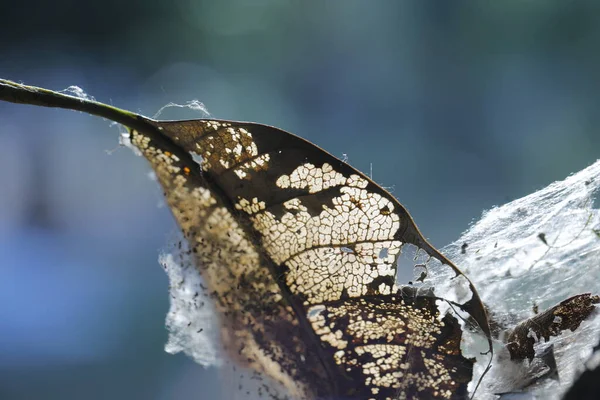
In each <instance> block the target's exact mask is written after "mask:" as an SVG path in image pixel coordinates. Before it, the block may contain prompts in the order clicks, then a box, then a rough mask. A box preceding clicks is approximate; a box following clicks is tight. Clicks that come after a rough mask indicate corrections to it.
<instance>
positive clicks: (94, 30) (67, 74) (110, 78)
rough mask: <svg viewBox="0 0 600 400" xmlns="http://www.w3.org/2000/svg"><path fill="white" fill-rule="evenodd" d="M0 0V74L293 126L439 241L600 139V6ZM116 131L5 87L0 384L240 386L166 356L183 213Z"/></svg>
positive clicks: (173, 391)
mask: <svg viewBox="0 0 600 400" xmlns="http://www.w3.org/2000/svg"><path fill="white" fill-rule="evenodd" d="M0 1H1V2H0V18H1V19H2V24H0V76H1V77H3V78H8V79H13V80H17V81H22V82H24V83H28V84H33V85H39V86H44V87H48V88H51V89H56V90H61V89H65V88H67V87H68V86H71V85H77V86H80V87H82V88H83V89H84V90H85V91H86V92H87V93H88V94H90V95H92V96H94V97H95V98H96V99H98V100H100V101H103V102H107V103H112V104H114V105H117V106H119V107H122V108H126V109H131V110H133V111H137V112H141V113H143V114H146V115H149V116H152V115H153V114H155V113H156V111H158V109H160V107H162V106H163V105H165V104H167V103H169V102H176V103H185V102H186V101H189V100H193V99H198V100H200V101H201V102H203V103H204V104H205V106H206V108H207V109H208V111H209V112H210V113H211V114H212V116H214V117H216V118H224V119H236V120H252V121H257V122H261V123H265V124H271V125H275V126H278V127H281V128H283V129H286V130H289V131H292V132H295V133H297V134H299V135H301V136H303V137H305V138H307V139H309V140H311V141H313V142H315V143H316V144H318V145H320V146H322V147H323V148H325V149H326V150H328V151H330V152H331V153H333V154H334V155H337V156H339V157H344V156H345V155H347V157H348V160H349V162H350V163H351V164H352V165H354V166H355V167H357V168H359V169H361V170H363V171H365V172H367V173H369V171H371V169H372V174H373V178H374V179H375V180H376V181H377V182H378V183H380V184H381V185H383V186H386V187H390V188H391V190H392V191H393V193H394V195H395V196H397V197H398V199H399V200H400V201H401V202H402V203H404V204H405V205H406V206H407V208H408V209H409V210H410V211H411V213H412V214H413V217H414V218H415V220H416V221H417V224H418V225H419V226H420V228H421V230H422V231H423V233H424V234H425V235H426V236H427V237H428V238H429V239H430V240H431V241H432V242H433V244H434V245H437V246H443V245H445V244H447V243H449V242H451V241H452V240H454V239H457V238H458V237H459V234H460V233H461V232H462V231H463V230H465V229H466V228H467V227H468V225H469V223H470V222H472V221H473V220H475V219H477V218H478V217H479V216H480V215H481V212H482V211H483V210H484V209H488V208H490V207H492V206H494V205H498V204H503V203H505V202H507V201H509V200H511V199H514V198H517V197H520V196H523V195H526V194H528V193H530V192H532V191H534V190H536V189H538V188H540V187H543V186H545V185H547V184H549V183H550V182H552V181H554V180H557V179H562V178H564V177H565V176H567V175H568V174H569V173H571V172H574V171H577V170H579V169H581V168H583V167H585V166H587V165H589V164H590V163H592V162H593V161H594V160H595V159H596V158H597V157H598V155H599V154H600V152H599V148H600V133H599V132H598V125H599V123H600V113H599V112H598V107H599V104H600V90H599V89H600V73H599V71H600V52H599V51H598V48H599V45H600V2H597V1H593V0H590V1H568V2H567V1H558V0H556V1H541V0H539V1H536V0H521V1H512V0H511V1H509V0H505V1H479V2H477V1H466V0H463V1H378V2H373V1H370V2H369V1H348V0H346V1H281V0H280V1H275V0H255V1H251V0H247V1H243V0H236V1H216V0H214V1H193V0H174V1H171V2H161V1H156V0H144V1H141V0H132V1H126V2H122V1H116V0H105V1H102V2H82V1H75V0H70V1H69V0H62V1H61V0H57V1H55V2H46V1H30V2H26V3H25V2H9V1H7V0H0ZM193 116H195V117H199V116H201V115H200V114H194V113H192V112H187V113H181V110H179V112H173V110H168V111H167V112H166V113H165V114H164V117H167V118H178V117H193ZM118 133H119V130H118V128H117V127H115V126H111V125H110V123H109V122H107V121H103V120H102V119H98V118H93V117H89V116H87V115H84V114H80V113H75V112H69V111H64V110H51V109H41V108H32V107H28V106H22V105H12V104H8V103H0V399H2V400H5V399H10V400H13V399H157V400H159V399H160V400H162V399H218V398H224V399H229V398H232V396H233V395H232V389H231V387H232V385H235V383H234V381H233V378H232V377H231V376H230V374H229V375H228V374H221V375H219V373H218V371H217V370H216V369H214V368H213V369H204V368H202V367H200V366H199V365H196V364H194V363H193V362H192V361H190V360H188V359H187V358H186V357H185V356H183V355H177V356H172V355H169V354H167V353H165V352H164V351H163V346H164V343H165V342H166V340H167V332H166V330H165V328H164V318H165V315H166V312H167V309H168V294H167V286H168V282H167V278H166V276H165V274H164V272H163V271H162V270H161V268H160V267H159V265H158V263H157V256H158V253H159V251H160V249H161V248H163V247H164V246H165V245H166V244H167V240H168V237H169V236H171V235H172V234H173V232H175V230H176V227H175V224H174V222H173V219H172V217H171V216H170V213H169V211H168V209H167V208H166V207H165V206H164V203H163V202H162V197H161V193H160V190H159V189H158V188H157V187H156V183H155V182H154V181H152V180H151V179H149V178H148V172H149V168H148V166H147V165H146V163H145V162H144V160H142V159H141V158H138V157H134V156H133V155H132V154H131V152H130V151H129V150H127V149H125V148H118ZM233 392H235V391H233ZM238 396H239V398H244V396H243V395H242V394H240V395H238Z"/></svg>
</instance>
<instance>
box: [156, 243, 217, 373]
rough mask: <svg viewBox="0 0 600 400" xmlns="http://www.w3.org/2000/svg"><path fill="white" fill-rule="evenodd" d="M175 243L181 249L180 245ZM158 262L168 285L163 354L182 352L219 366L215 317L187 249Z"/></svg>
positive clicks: (166, 255)
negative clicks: (166, 335)
mask: <svg viewBox="0 0 600 400" xmlns="http://www.w3.org/2000/svg"><path fill="white" fill-rule="evenodd" d="M179 243H181V245H182V247H184V243H183V242H179ZM159 262H160V264H161V265H162V266H163V268H164V269H165V271H166V273H167V275H168V276H169V282H170V285H169V298H170V301H171V307H170V309H169V313H168V314H167V319H166V326H167V330H168V331H169V340H168V342H167V344H166V345H165V351H166V352H167V353H171V354H175V353H179V352H181V351H182V352H184V353H185V354H187V355H188V356H189V357H191V358H192V359H193V360H194V361H196V362H197V363H198V364H201V365H203V366H205V367H208V366H219V365H221V361H222V358H221V355H220V350H219V347H220V346H219V337H218V336H219V328H218V326H219V325H218V320H217V316H216V313H215V310H214V307H213V305H212V302H211V300H210V299H209V298H208V295H207V293H206V287H205V286H204V285H203V284H202V278H201V276H200V273H199V272H198V270H197V269H196V267H195V266H194V264H193V262H192V260H191V258H190V257H189V255H188V252H187V250H186V249H185V248H178V249H177V250H170V251H169V252H165V253H163V254H161V255H160V257H159Z"/></svg>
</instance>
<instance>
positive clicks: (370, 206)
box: [131, 120, 489, 399]
mask: <svg viewBox="0 0 600 400" xmlns="http://www.w3.org/2000/svg"><path fill="white" fill-rule="evenodd" d="M147 122H148V123H149V124H150V125H152V126H153V127H154V129H147V130H144V131H141V130H135V129H133V130H131V143H132V144H133V145H134V146H136V147H137V148H138V149H139V150H140V151H141V152H142V154H143V155H144V156H145V157H146V158H147V159H148V161H149V162H150V164H151V165H152V168H153V169H154V170H155V172H156V175H157V178H158V180H159V182H160V184H161V185H162V187H163V189H164V191H165V196H166V199H167V202H168V204H169V206H170V207H171V210H172V211H173V214H174V215H175V218H176V219H177V221H178V223H179V225H180V226H181V228H182V230H183V233H184V236H185V237H186V239H187V240H188V242H189V245H190V248H191V249H192V252H193V253H194V255H195V257H196V260H197V263H196V264H197V266H198V268H199V269H200V271H201V272H202V276H203V277H204V279H205V281H206V282H207V285H208V287H209V291H210V295H211V297H212V298H214V299H215V302H216V307H217V310H218V311H219V313H220V314H221V323H222V325H223V329H222V336H223V342H224V344H225V347H226V349H227V351H228V353H229V354H230V355H231V356H232V357H234V359H236V360H237V361H238V362H239V363H241V364H244V365H247V366H249V367H251V368H253V369H255V370H258V371H261V372H263V373H265V374H267V375H269V376H271V377H272V378H274V379H276V380H277V381H279V382H281V383H282V384H283V385H284V386H285V387H286V388H287V389H288V390H289V391H290V393H291V394H292V395H294V396H298V397H302V398H331V397H336V396H341V397H343V398H356V399H359V398H360V399H363V398H377V399H379V398H382V399H383V398H393V397H395V396H397V395H403V396H408V397H409V398H410V397H413V396H418V393H424V391H425V392H428V393H430V394H431V396H432V397H434V398H436V397H437V398H464V397H465V396H466V387H467V384H468V382H469V381H470V380H471V376H472V364H473V360H469V359H466V358H464V357H463V356H462V355H461V352H460V337H461V331H460V326H459V324H458V322H457V321H456V319H455V318H454V317H451V316H450V315H446V316H445V317H444V318H443V319H442V321H441V322H440V320H439V319H438V315H439V312H438V310H437V305H436V303H435V302H436V299H435V298H433V297H430V298H427V297H424V295H422V294H420V293H418V291H416V290H415V291H414V293H413V295H412V296H410V297H406V296H403V293H405V292H401V291H399V288H398V287H397V286H396V273H397V270H396V269H397V263H398V256H399V255H400V252H401V250H402V248H403V247H404V246H405V245H407V244H412V245H415V246H417V247H418V248H419V249H423V250H424V251H425V252H426V253H427V254H428V259H430V258H434V259H437V260H438V261H439V263H441V264H445V265H447V266H448V268H449V269H451V270H452V271H453V273H454V274H455V276H463V275H462V273H461V272H460V271H459V270H458V269H457V268H456V267H455V266H454V265H453V264H452V263H451V262H450V261H449V260H447V259H446V258H445V257H444V256H443V255H441V254H440V253H439V252H438V251H437V250H436V249H434V248H433V247H432V246H431V245H430V244H429V243H427V241H426V240H425V239H424V238H423V237H422V235H421V234H420V232H419V231H418V229H417V227H416V225H415V224H414V222H413V221H412V219H411V217H410V215H409V214H408V212H407V211H406V209H405V208H404V207H403V206H402V205H401V204H400V203H398V201H397V200H396V199H395V198H394V197H393V196H391V195H390V194H389V193H388V192H386V191H385V190H384V189H382V188H381V187H380V186H378V185H377V184H375V183H374V182H373V181H371V180H370V179H369V178H367V177H366V176H364V175H363V174H362V173H360V172H358V171H356V170H355V169H354V168H352V167H350V166H349V165H347V164H346V163H344V162H342V161H341V160H339V159H337V158H335V157H333V156H331V155H330V154H328V153H326V152H325V151H323V150H322V149H320V148H318V147H317V146H315V145H313V144H312V143H310V142H307V141H305V140H303V139H301V138H299V137H297V136H294V135H292V134H290V133H287V132H285V131H282V130H280V129H277V128H273V127H269V126H265V125H259V124H253V123H242V122H235V121H217V120H193V121H161V122H159V121H152V120H147ZM197 161H198V162H197ZM419 266H421V265H420V264H419ZM463 277H464V276H463ZM424 278H425V277H423V279H424ZM465 279H466V278H465ZM467 282H468V281H467ZM468 288H469V289H470V290H471V297H470V299H469V300H468V301H467V302H465V303H464V304H462V305H460V306H461V308H462V309H463V310H465V311H467V312H468V313H469V314H470V315H471V316H472V317H473V318H474V319H475V321H476V322H477V323H478V324H479V326H480V327H482V329H483V330H484V332H485V333H486V335H488V338H489V327H488V324H487V319H486V315H485V312H484V311H483V307H482V305H481V302H480V300H479V297H478V295H477V293H476V291H475V289H474V287H473V286H472V285H470V283H469V284H468ZM382 327H385V330H384V329H383V328H382ZM390 332H396V333H395V334H391V333H390ZM407 332H408V333H407ZM315 382H319V383H318V384H315ZM368 396H372V397H368Z"/></svg>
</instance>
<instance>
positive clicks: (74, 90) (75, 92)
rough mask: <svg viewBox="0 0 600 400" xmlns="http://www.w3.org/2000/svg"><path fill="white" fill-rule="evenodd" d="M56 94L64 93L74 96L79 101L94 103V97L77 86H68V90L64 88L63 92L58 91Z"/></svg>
mask: <svg viewBox="0 0 600 400" xmlns="http://www.w3.org/2000/svg"><path fill="white" fill-rule="evenodd" d="M58 93H66V94H68V95H71V96H74V97H79V98H80V99H84V100H90V101H96V99H95V98H94V96H90V95H89V94H87V93H86V92H85V91H84V90H83V89H82V88H80V87H79V86H75V85H73V86H69V87H68V88H66V89H64V90H60V91H59V92H58Z"/></svg>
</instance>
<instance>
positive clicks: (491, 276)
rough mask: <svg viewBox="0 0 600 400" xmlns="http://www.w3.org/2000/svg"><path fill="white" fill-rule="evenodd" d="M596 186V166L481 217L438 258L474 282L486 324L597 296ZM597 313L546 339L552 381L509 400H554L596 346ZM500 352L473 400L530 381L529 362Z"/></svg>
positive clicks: (599, 182)
mask: <svg viewBox="0 0 600 400" xmlns="http://www.w3.org/2000/svg"><path fill="white" fill-rule="evenodd" d="M599 186H600V161H597V162H596V163H595V164H593V165H591V166H590V167H588V168H586V169H584V170H582V171H580V172H578V173H576V174H573V175H571V176H569V177H568V178H567V179H565V180H564V181H561V182H555V183H553V184H551V185H549V186H548V187H546V188H544V189H542V190H539V191H537V192H535V193H533V194H531V195H529V196H526V197H523V198H521V199H518V200H515V201H512V202H510V203H508V204H506V205H503V206H501V207H497V208H493V209H491V210H489V211H486V212H484V214H483V216H482V218H481V219H480V220H479V221H478V222H477V223H475V224H474V225H473V226H472V227H471V228H470V229H468V230H467V231H466V232H465V233H464V234H463V235H462V236H461V238H460V239H458V240H457V241H456V242H454V243H452V244H450V245H448V246H446V247H445V248H444V249H442V252H443V253H444V254H446V255H447V256H448V257H449V258H450V259H451V260H453V261H454V262H455V263H456V265H458V266H459V268H461V269H462V271H463V272H464V273H465V274H466V275H467V276H468V277H469V278H470V279H471V280H472V281H473V283H474V285H475V287H476V288H477V289H478V291H479V294H480V295H481V297H482V300H483V302H484V303H485V304H486V305H487V306H488V307H489V309H490V310H491V312H492V314H493V315H492V317H493V318H495V319H496V320H500V321H501V322H504V323H506V324H508V325H510V324H511V323H513V324H514V322H515V321H517V320H519V321H520V320H522V319H525V318H529V317H531V316H533V315H534V312H533V307H534V304H535V305H537V306H538V307H539V310H540V311H543V310H545V309H547V308H549V307H552V306H554V305H555V304H557V303H559V302H561V301H562V300H565V299H567V298H568V297H570V296H573V295H577V294H581V293H589V292H591V293H592V294H599V293H600V231H599V229H600V213H599V210H598V209H597V208H594V196H595V194H597V189H598V187H599ZM595 192H596V193H595ZM465 243H466V244H467V246H465V247H464V250H465V251H464V252H463V251H462V248H463V246H464V244H465ZM597 314H598V312H597V311H596V312H595V313H593V314H592V315H591V316H590V318H589V319H588V320H587V321H584V322H583V323H582V324H581V326H580V327H579V328H578V329H577V330H576V331H575V332H570V331H567V332H565V333H563V334H562V335H560V336H559V337H557V338H552V339H551V340H550V342H551V343H553V344H554V351H555V355H556V360H557V366H558V374H559V381H556V380H551V379H545V380H541V381H540V382H538V383H537V384H536V385H534V386H533V387H529V388H525V389H524V390H523V391H522V392H521V393H520V395H518V396H517V395H516V394H514V395H512V396H513V397H510V398H520V399H534V398H538V399H548V400H551V399H559V398H561V397H562V394H563V393H564V392H565V391H566V390H567V389H568V388H569V386H570V385H571V384H572V383H573V381H574V379H576V377H577V375H578V373H579V372H580V371H581V369H582V368H583V367H584V363H585V361H586V359H587V358H588V357H589V356H590V354H591V352H592V347H593V346H594V345H595V344H597V343H598V337H599V334H600V317H598V315H597ZM500 345H501V343H500V342H498V343H497V346H496V348H497V357H496V358H495V360H494V366H493V368H492V370H491V371H490V373H488V375H487V376H486V378H485V379H484V382H483V384H482V385H483V387H482V388H480V389H479V391H478V392H477V396H476V398H478V399H492V398H497V397H495V396H493V394H494V393H504V392H514V391H519V389H521V387H522V386H523V385H524V384H525V381H527V380H528V379H529V378H530V372H529V367H528V362H527V361H526V362H524V363H523V362H521V363H513V362H512V361H510V360H509V357H508V354H507V352H506V351H505V350H504V351H503V349H502V348H501V347H500ZM540 347H545V345H543V346H540ZM477 366H478V367H479V368H483V367H484V366H482V365H477ZM507 398H508V397H507Z"/></svg>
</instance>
